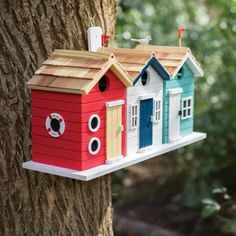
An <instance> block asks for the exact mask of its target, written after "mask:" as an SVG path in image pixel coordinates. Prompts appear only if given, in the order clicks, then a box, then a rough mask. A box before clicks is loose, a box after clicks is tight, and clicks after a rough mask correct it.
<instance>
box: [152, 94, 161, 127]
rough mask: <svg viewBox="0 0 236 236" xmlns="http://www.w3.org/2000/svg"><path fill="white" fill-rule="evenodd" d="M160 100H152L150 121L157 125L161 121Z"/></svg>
mask: <svg viewBox="0 0 236 236" xmlns="http://www.w3.org/2000/svg"><path fill="white" fill-rule="evenodd" d="M161 105H162V104H161V99H157V98H156V99H154V100H153V109H152V110H153V115H152V116H151V121H152V123H154V124H157V123H159V122H160V121H161Z"/></svg>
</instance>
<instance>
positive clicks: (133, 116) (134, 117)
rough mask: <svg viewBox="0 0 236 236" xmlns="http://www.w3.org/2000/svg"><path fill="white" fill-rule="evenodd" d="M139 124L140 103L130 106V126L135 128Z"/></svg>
mask: <svg viewBox="0 0 236 236" xmlns="http://www.w3.org/2000/svg"><path fill="white" fill-rule="evenodd" d="M137 126H138V104H134V105H131V106H130V128H131V129H135V128H137Z"/></svg>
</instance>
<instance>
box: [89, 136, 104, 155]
mask: <svg viewBox="0 0 236 236" xmlns="http://www.w3.org/2000/svg"><path fill="white" fill-rule="evenodd" d="M100 148H101V142H100V139H98V138H96V137H95V138H91V139H90V141H89V145H88V150H89V153H90V154H92V155H95V154H97V153H98V152H99V151H100Z"/></svg>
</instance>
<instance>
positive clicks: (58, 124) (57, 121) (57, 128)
mask: <svg viewBox="0 0 236 236" xmlns="http://www.w3.org/2000/svg"><path fill="white" fill-rule="evenodd" d="M45 126H46V130H47V132H48V134H49V135H51V136H52V137H54V138H58V137H60V136H61V135H62V134H63V133H64V132H65V121H64V119H63V117H62V116H61V115H60V114H58V113H51V114H50V115H48V116H47V118H46V121H45Z"/></svg>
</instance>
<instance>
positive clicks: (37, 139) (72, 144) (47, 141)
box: [32, 135, 81, 152]
mask: <svg viewBox="0 0 236 236" xmlns="http://www.w3.org/2000/svg"><path fill="white" fill-rule="evenodd" d="M61 137H63V135H62V136H61ZM34 144H40V145H43V146H48V147H55V148H57V149H58V150H62V149H63V150H71V151H75V152H80V151H81V146H80V145H79V140H77V141H72V140H65V139H63V138H52V137H50V136H39V135H34V137H33V138H32V145H34Z"/></svg>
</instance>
